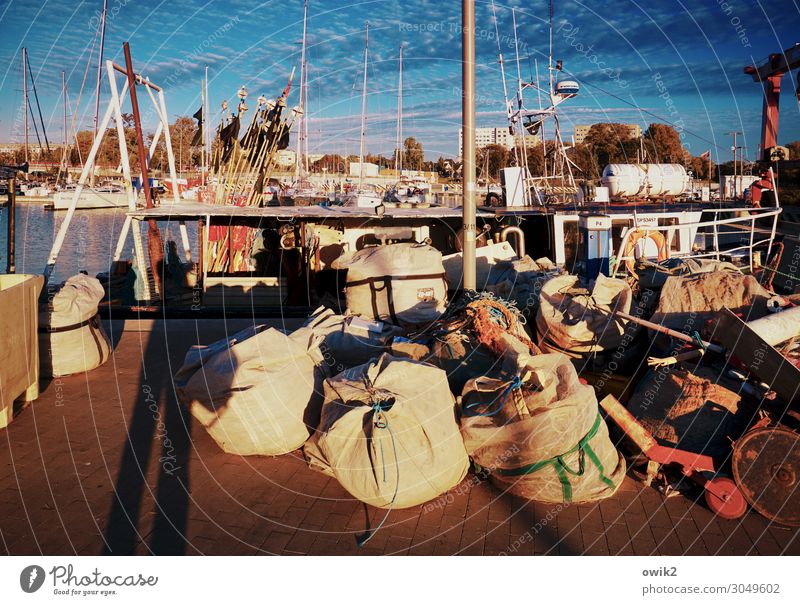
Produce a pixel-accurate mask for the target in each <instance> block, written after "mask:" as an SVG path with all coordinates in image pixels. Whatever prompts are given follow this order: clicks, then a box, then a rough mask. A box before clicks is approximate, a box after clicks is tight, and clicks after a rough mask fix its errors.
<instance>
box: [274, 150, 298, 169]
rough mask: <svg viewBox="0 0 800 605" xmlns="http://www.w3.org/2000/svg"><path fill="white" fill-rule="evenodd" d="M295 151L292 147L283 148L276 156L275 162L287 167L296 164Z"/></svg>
mask: <svg viewBox="0 0 800 605" xmlns="http://www.w3.org/2000/svg"><path fill="white" fill-rule="evenodd" d="M295 157H296V155H295V152H294V151H292V150H291V149H281V150H280V151H279V152H278V153H277V156H276V158H275V164H277V165H278V166H281V167H282V168H285V167H287V166H294V163H295Z"/></svg>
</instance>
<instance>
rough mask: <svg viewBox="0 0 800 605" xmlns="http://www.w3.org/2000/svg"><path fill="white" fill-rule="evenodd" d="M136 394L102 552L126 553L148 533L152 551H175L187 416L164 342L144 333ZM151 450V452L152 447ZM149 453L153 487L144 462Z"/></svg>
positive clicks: (182, 514)
mask: <svg viewBox="0 0 800 605" xmlns="http://www.w3.org/2000/svg"><path fill="white" fill-rule="evenodd" d="M145 338H146V339H147V344H146V345H145V348H144V350H143V354H142V369H141V372H140V375H139V384H138V396H137V398H136V403H135V407H134V410H133V416H132V418H131V420H130V423H129V425H128V434H127V439H126V443H125V449H124V451H123V454H122V458H121V461H120V466H119V471H118V473H117V481H116V485H115V490H114V498H113V500H112V502H111V511H110V513H109V516H108V524H107V526H106V530H105V539H106V548H105V549H104V551H103V553H102V554H105V555H112V554H113V555H130V554H133V553H134V552H135V549H136V547H137V545H138V544H139V543H140V542H142V543H144V542H145V541H146V540H147V538H148V537H149V542H150V544H149V546H148V547H147V549H148V551H149V552H151V553H152V554H167V555H179V554H183V553H184V552H185V550H186V537H185V530H186V523H187V513H188V504H189V468H188V462H189V451H190V447H191V422H190V418H189V416H188V414H187V413H186V412H185V411H184V410H183V409H182V408H181V406H180V404H179V403H178V402H177V401H176V400H175V397H174V392H173V388H172V377H171V375H170V374H169V371H168V368H169V367H170V365H169V364H168V355H169V342H168V341H167V339H166V338H164V339H161V338H156V337H154V334H153V333H152V332H151V333H149V334H147V335H146V336H145ZM154 450H155V453H154ZM151 458H155V464H156V470H155V473H156V475H157V478H156V481H155V483H156V485H155V493H153V492H154V490H153V486H152V485H151V483H150V482H148V468H149V466H150V465H151V464H152V462H153V461H151ZM145 490H147V492H149V493H150V494H152V495H153V499H154V511H153V513H154V515H155V518H154V520H153V525H152V531H151V533H150V534H149V536H148V535H146V534H145V533H143V532H145V531H146V525H145V523H143V524H142V525H143V526H142V527H140V525H139V524H140V520H142V507H143V502H144V499H145Z"/></svg>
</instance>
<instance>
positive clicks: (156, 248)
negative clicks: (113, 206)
mask: <svg viewBox="0 0 800 605" xmlns="http://www.w3.org/2000/svg"><path fill="white" fill-rule="evenodd" d="M122 49H123V51H124V53H125V67H126V68H127V72H126V73H127V76H128V90H129V91H130V96H131V111H132V112H133V125H134V128H135V130H136V143H137V147H138V150H139V168H140V169H141V175H142V188H143V189H144V200H145V207H146V208H147V209H148V210H149V209H151V208H153V197H152V192H151V191H150V179H149V177H148V171H147V168H148V166H147V158H148V154H147V150H146V149H145V147H144V133H143V132H142V121H141V118H140V115H139V101H138V100H137V98H136V74H134V72H133V61H132V60H131V47H130V45H129V44H128V43H127V42H125V43H124V44H123V45H122ZM159 91H160V89H159ZM147 223H148V226H149V228H148V232H147V244H148V246H147V247H148V251H149V253H150V267H151V270H152V272H153V280H154V281H155V286H156V291H157V292H158V293H159V294H160V295H161V296H162V298H163V295H164V292H163V290H162V284H163V279H162V275H161V270H163V260H164V246H163V242H162V241H161V232H160V231H159V230H158V223H157V222H156V220H155V219H152V218H151V219H149V220H148V221H147ZM146 277H147V276H142V278H143V279H145V280H146Z"/></svg>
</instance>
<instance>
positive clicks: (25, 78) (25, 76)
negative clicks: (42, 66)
mask: <svg viewBox="0 0 800 605" xmlns="http://www.w3.org/2000/svg"><path fill="white" fill-rule="evenodd" d="M27 54H28V49H27V48H24V47H23V49H22V105H23V107H22V113H23V116H24V119H25V126H24V128H25V162H28V68H27V67H26V64H27ZM25 178H26V179H27V178H28V177H27V174H26V176H25Z"/></svg>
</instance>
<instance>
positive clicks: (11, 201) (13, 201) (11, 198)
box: [8, 176, 17, 273]
mask: <svg viewBox="0 0 800 605" xmlns="http://www.w3.org/2000/svg"><path fill="white" fill-rule="evenodd" d="M16 223H17V179H16V178H14V177H13V176H12V177H10V178H9V179H8V272H9V273H16V272H17V267H16V260H15V258H14V257H15V255H16V249H15V248H16V242H15V238H16V236H17V235H16V231H17V225H16Z"/></svg>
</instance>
